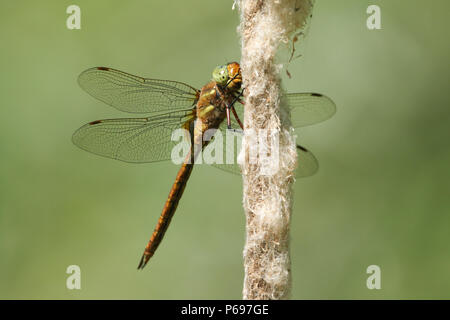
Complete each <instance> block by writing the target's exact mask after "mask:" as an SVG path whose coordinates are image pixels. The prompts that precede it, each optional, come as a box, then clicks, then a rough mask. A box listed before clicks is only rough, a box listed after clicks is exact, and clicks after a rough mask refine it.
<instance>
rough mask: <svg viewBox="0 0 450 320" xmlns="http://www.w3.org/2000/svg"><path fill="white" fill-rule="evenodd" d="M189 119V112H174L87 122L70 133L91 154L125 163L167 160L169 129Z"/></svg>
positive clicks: (169, 139)
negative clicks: (146, 116) (153, 115)
mask: <svg viewBox="0 0 450 320" xmlns="http://www.w3.org/2000/svg"><path fill="white" fill-rule="evenodd" d="M191 119H192V111H190V110H185V111H176V112H172V113H169V114H164V115H158V116H155V117H149V118H136V119H109V120H97V121H93V122H90V123H88V124H86V125H84V126H82V127H81V128H79V129H78V130H77V131H75V133H74V134H73V136H72V141H73V143H74V144H75V145H77V146H78V147H80V148H81V149H84V150H86V151H89V152H92V153H94V154H97V155H100V156H103V157H107V158H112V159H117V160H121V161H125V162H135V163H141V162H156V161H162V160H169V159H170V158H171V151H172V148H173V147H174V146H175V145H176V144H178V143H179V142H180V141H172V140H171V137H172V132H173V131H174V130H175V129H180V128H181V126H182V124H183V123H185V122H186V121H190V120H191Z"/></svg>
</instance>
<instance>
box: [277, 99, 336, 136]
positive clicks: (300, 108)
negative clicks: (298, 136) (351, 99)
mask: <svg viewBox="0 0 450 320" xmlns="http://www.w3.org/2000/svg"><path fill="white" fill-rule="evenodd" d="M284 98H285V99H286V103H287V105H288V106H289V109H290V110H291V121H292V126H293V127H294V128H300V127H305V126H309V125H312V124H315V123H318V122H322V121H324V120H327V119H329V118H330V117H331V116H332V115H333V114H335V112H336V105H335V104H334V102H333V101H332V100H331V99H330V98H328V97H327V96H324V95H321V94H320V93H289V94H286V95H285V96H284Z"/></svg>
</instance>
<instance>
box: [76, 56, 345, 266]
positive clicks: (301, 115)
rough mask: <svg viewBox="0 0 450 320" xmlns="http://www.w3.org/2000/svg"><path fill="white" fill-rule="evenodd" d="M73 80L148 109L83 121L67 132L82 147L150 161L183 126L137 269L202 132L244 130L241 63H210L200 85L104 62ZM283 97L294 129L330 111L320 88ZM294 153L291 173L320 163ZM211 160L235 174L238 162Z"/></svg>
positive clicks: (158, 237) (176, 195)
mask: <svg viewBox="0 0 450 320" xmlns="http://www.w3.org/2000/svg"><path fill="white" fill-rule="evenodd" d="M78 83H79V85H80V87H81V88H82V89H83V90H85V91H86V92H87V93H88V94H90V95H91V96H93V97H94V98H96V99H98V100H100V101H102V102H104V103H106V104H108V105H110V106H112V107H114V108H116V109H118V110H120V111H123V112H127V113H136V114H146V116H145V117H139V118H122V119H106V120H95V121H91V122H89V123H87V124H85V125H83V126H82V127H80V128H79V129H78V130H76V131H75V133H74V134H73V136H72V141H73V143H74V144H75V145H76V146H78V147H80V148H81V149H84V150H86V151H89V152H91V153H94V154H97V155H100V156H103V157H107V158H112V159H116V160H120V161H125V162H131V163H152V162H158V161H163V160H170V159H171V154H172V149H173V148H174V147H175V145H176V142H175V141H173V140H172V139H171V137H172V133H173V131H174V130H177V129H180V128H181V129H185V130H186V132H188V133H189V134H187V135H186V137H185V139H186V140H189V141H188V142H189V145H190V147H189V152H188V153H187V154H186V156H185V158H184V161H183V163H182V164H181V168H180V169H179V171H178V174H177V176H176V179H175V182H174V184H173V186H172V188H171V190H170V193H169V196H168V198H167V200H166V202H165V205H164V207H163V210H162V213H161V215H160V217H159V219H158V222H157V224H156V227H155V229H154V231H153V233H152V235H151V237H150V240H149V241H148V243H147V245H146V247H145V249H144V253H143V255H142V257H141V259H140V262H139V265H138V269H143V268H144V267H145V265H146V264H147V263H148V261H149V260H150V258H151V257H152V256H153V255H154V253H155V251H156V249H157V248H158V246H159V244H160V243H161V241H162V239H163V237H164V234H165V233H166V231H167V228H168V226H169V224H170V222H171V220H172V217H173V215H174V213H175V211H176V209H177V206H178V203H179V201H180V199H181V197H182V195H183V192H184V189H185V187H186V184H187V182H188V179H189V177H190V175H191V173H192V170H193V167H194V164H195V161H196V159H197V157H198V155H199V150H200V151H201V150H202V149H204V148H205V147H206V145H207V144H208V140H205V139H202V134H203V133H205V132H206V131H207V130H211V129H212V130H215V131H216V132H217V133H219V132H220V133H222V134H223V135H226V132H227V131H228V132H229V131H230V129H231V130H234V132H239V131H240V132H241V133H242V130H243V125H242V120H243V110H244V106H245V101H243V100H242V96H243V90H245V89H244V88H243V87H242V75H241V69H240V65H239V63H237V62H230V63H227V64H224V65H221V66H218V67H216V68H215V69H214V70H213V72H212V79H211V81H209V82H208V83H207V84H205V85H204V86H203V87H202V88H201V89H196V88H194V87H193V86H190V85H188V84H186V83H183V82H178V81H172V80H159V79H150V78H143V77H139V76H135V75H132V74H129V73H126V72H122V71H119V70H116V69H113V68H108V67H94V68H90V69H87V70H85V71H84V72H82V73H81V74H80V75H79V77H78ZM283 99H285V102H286V105H287V106H288V108H289V111H290V113H291V122H292V125H293V127H294V128H299V127H304V126H308V125H311V124H315V123H318V122H321V121H324V120H326V119H328V118H330V117H331V116H332V115H333V114H334V113H335V111H336V106H335V104H334V102H333V101H332V100H331V99H330V98H328V97H327V96H325V95H322V94H318V93H289V94H285V95H284V96H283ZM241 119H242V120H241ZM212 140H213V139H212ZM297 153H298V163H299V165H298V168H297V171H296V177H306V176H310V175H313V174H314V173H315V172H316V171H317V169H318V162H317V159H316V158H315V157H314V155H313V154H312V153H311V152H310V151H309V150H307V149H306V148H304V147H302V146H300V145H297ZM236 154H237V153H236ZM213 165H214V166H215V167H217V168H219V169H222V170H225V171H228V172H231V173H236V174H240V167H239V165H238V164H237V161H234V162H233V163H231V164H230V163H228V162H227V163H226V164H213Z"/></svg>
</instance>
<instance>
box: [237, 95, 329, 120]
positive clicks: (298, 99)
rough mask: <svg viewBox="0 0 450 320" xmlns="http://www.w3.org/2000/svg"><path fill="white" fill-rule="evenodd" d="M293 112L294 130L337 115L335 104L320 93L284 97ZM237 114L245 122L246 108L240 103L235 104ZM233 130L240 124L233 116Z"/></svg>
mask: <svg viewBox="0 0 450 320" xmlns="http://www.w3.org/2000/svg"><path fill="white" fill-rule="evenodd" d="M283 98H284V99H285V102H286V104H287V106H288V107H289V109H290V111H291V121H292V126H293V127H294V128H300V127H305V126H309V125H312V124H315V123H319V122H321V121H325V120H327V119H329V118H331V116H333V115H334V114H335V113H336V105H335V104H334V102H333V101H332V100H331V99H330V98H328V97H327V96H324V95H322V94H320V93H289V94H286V95H284V96H283ZM234 108H235V110H236V113H237V114H238V116H239V118H240V119H241V121H242V122H243V121H244V106H243V105H242V104H240V103H239V102H236V103H235V104H234ZM232 118H233V119H232V124H233V128H239V124H238V123H237V122H236V120H234V117H233V116H232Z"/></svg>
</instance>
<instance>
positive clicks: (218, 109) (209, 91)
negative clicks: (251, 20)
mask: <svg viewBox="0 0 450 320" xmlns="http://www.w3.org/2000/svg"><path fill="white" fill-rule="evenodd" d="M227 69H228V75H229V77H230V78H231V79H233V80H232V81H231V82H229V83H227V84H226V85H225V86H223V85H221V84H219V83H218V82H216V81H214V80H213V81H210V82H209V83H207V84H206V85H205V86H204V87H203V88H202V89H201V91H200V95H199V99H198V102H197V104H196V108H195V110H194V111H195V117H194V119H195V120H196V121H194V120H191V122H188V123H187V124H186V125H185V128H188V127H189V129H190V130H189V132H190V136H191V137H192V140H191V151H190V152H189V154H188V155H187V156H186V159H185V160H184V163H183V164H182V166H181V168H180V170H179V171H178V174H177V177H176V179H175V182H174V184H173V186H172V189H171V190H170V193H169V196H168V198H167V200H166V204H165V205H164V208H163V210H162V213H161V215H160V217H159V220H158V224H157V225H156V227H155V230H154V231H153V234H152V236H151V238H150V240H149V242H148V244H147V246H146V247H145V251H144V254H143V255H142V258H141V261H140V263H139V266H138V269H142V268H144V266H145V265H146V264H147V262H148V260H149V259H150V258H151V257H152V256H153V254H154V253H155V251H156V249H157V248H158V245H159V244H160V243H161V240H162V238H163V237H164V234H165V232H166V230H167V228H168V226H169V223H170V221H171V219H172V217H173V215H174V214H175V211H176V209H177V206H178V202H179V201H180V199H181V196H182V195H183V192H184V189H185V187H186V184H187V182H188V180H189V177H190V175H191V173H192V169H193V168H194V163H195V160H196V158H197V156H198V152H199V151H200V150H202V148H203V147H204V146H205V145H206V144H207V143H208V142H209V139H207V140H204V138H203V137H204V133H205V132H206V131H207V130H210V129H218V128H219V126H220V125H221V124H222V122H223V121H224V119H225V118H226V117H227V112H226V110H227V107H230V106H231V104H232V102H233V101H234V99H236V97H237V95H236V94H237V92H238V90H239V89H240V87H241V77H240V68H239V64H238V63H236V62H235V63H231V64H228V65H227ZM191 128H192V129H191Z"/></svg>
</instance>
